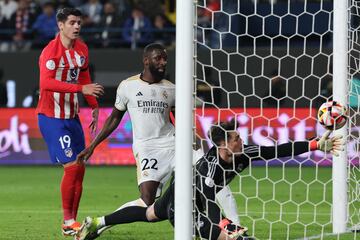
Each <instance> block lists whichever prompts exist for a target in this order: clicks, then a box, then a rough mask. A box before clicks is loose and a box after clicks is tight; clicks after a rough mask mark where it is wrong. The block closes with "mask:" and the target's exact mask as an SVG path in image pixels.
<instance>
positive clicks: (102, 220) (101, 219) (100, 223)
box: [96, 217, 105, 229]
mask: <svg viewBox="0 0 360 240" xmlns="http://www.w3.org/2000/svg"><path fill="white" fill-rule="evenodd" d="M96 220H97V222H98V224H97V228H98V229H100V228H102V227H104V226H105V217H98V218H97V219H96Z"/></svg>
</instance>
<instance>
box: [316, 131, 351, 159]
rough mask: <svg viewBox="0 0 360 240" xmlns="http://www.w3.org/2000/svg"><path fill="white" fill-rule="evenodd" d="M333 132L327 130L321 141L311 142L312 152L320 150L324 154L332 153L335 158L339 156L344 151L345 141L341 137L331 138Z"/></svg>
mask: <svg viewBox="0 0 360 240" xmlns="http://www.w3.org/2000/svg"><path fill="white" fill-rule="evenodd" d="M331 132H332V131H331V130H327V131H326V132H325V133H324V135H323V136H322V137H321V138H320V139H315V140H312V141H311V142H310V149H311V150H320V151H323V152H326V153H327V152H330V153H331V154H333V155H334V156H339V154H340V152H341V151H344V146H345V140H344V139H343V136H341V135H335V136H333V137H331V138H329V136H330V134H331Z"/></svg>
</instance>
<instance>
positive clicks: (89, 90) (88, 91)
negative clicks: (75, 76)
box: [82, 83, 104, 97]
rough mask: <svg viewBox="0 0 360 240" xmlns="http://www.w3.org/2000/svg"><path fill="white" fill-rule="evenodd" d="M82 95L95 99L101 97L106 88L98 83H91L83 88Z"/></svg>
mask: <svg viewBox="0 0 360 240" xmlns="http://www.w3.org/2000/svg"><path fill="white" fill-rule="evenodd" d="M82 93H83V94H84V95H91V96H94V97H100V96H101V95H103V94H104V87H103V86H101V85H100V84H98V83H91V84H86V85H83V86H82Z"/></svg>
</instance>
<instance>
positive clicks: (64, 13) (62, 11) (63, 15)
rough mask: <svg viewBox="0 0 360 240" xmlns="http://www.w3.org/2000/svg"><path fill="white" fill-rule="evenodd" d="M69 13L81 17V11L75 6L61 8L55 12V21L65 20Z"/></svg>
mask: <svg viewBox="0 0 360 240" xmlns="http://www.w3.org/2000/svg"><path fill="white" fill-rule="evenodd" d="M70 15H74V16H76V17H81V16H82V13H81V11H80V10H79V9H76V8H62V9H59V11H58V12H57V13H56V21H58V22H65V21H66V20H67V18H68V17H69V16H70Z"/></svg>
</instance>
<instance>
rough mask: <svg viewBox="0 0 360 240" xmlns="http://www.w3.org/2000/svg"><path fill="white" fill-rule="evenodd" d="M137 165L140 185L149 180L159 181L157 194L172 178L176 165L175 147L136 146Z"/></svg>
mask: <svg viewBox="0 0 360 240" xmlns="http://www.w3.org/2000/svg"><path fill="white" fill-rule="evenodd" d="M133 151H134V156H135V159H136V167H137V171H136V172H137V182H138V185H140V184H141V183H143V182H147V181H156V182H159V183H160V184H159V189H158V193H157V194H156V195H157V196H158V195H160V194H161V189H162V187H163V185H164V184H165V183H166V181H167V180H168V179H169V178H170V176H171V174H172V172H173V170H174V167H175V149H173V148H171V149H170V150H169V149H150V148H139V149H137V148H134V149H133Z"/></svg>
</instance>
